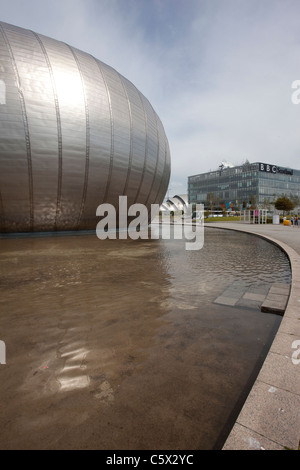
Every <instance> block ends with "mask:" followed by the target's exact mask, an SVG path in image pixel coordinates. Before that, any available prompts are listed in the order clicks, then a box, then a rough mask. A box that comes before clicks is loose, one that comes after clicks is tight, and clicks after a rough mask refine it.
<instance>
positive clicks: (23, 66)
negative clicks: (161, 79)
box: [0, 22, 170, 232]
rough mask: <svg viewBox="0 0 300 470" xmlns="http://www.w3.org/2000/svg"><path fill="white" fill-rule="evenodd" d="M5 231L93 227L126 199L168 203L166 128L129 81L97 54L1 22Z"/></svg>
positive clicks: (0, 160)
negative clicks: (105, 209)
mask: <svg viewBox="0 0 300 470" xmlns="http://www.w3.org/2000/svg"><path fill="white" fill-rule="evenodd" d="M0 81H1V83H4V84H5V95H6V96H5V102H3V100H1V102H0V230H1V231H6V232H20V231H52V230H82V229H94V228H96V224H97V217H96V209H97V207H98V205H99V204H101V203H104V202H106V203H110V204H113V205H114V206H115V207H116V208H117V205H118V202H119V196H121V195H126V196H128V204H129V205H131V204H133V203H135V202H138V203H143V204H147V206H148V207H150V205H151V204H152V203H157V204H161V202H162V200H163V197H164V195H165V193H166V190H167V186H168V182H169V178H170V152H169V146H168V141H167V138H166V135H165V131H164V128H163V125H162V123H161V121H160V119H159V117H158V116H157V114H156V113H155V111H154V110H153V108H152V106H151V104H150V103H149V101H148V100H147V99H146V98H145V97H144V96H143V95H142V94H141V93H140V92H139V91H138V90H137V89H136V87H135V86H134V85H133V84H132V83H131V82H130V81H128V80H127V79H126V78H125V77H123V76H122V75H120V74H119V73H118V72H117V71H116V70H114V69H113V68H112V67H110V66H109V65H107V64H104V63H103V62H101V61H99V60H98V59H96V58H94V57H93V56H91V55H90V54H87V53H85V52H83V51H80V50H78V49H75V48H73V47H71V46H69V45H67V44H65V43H62V42H60V41H56V40H54V39H51V38H48V37H46V36H43V35H40V34H37V33H35V32H33V31H29V30H25V29H22V28H19V27H17V26H13V25H9V24H6V23H1V22H0Z"/></svg>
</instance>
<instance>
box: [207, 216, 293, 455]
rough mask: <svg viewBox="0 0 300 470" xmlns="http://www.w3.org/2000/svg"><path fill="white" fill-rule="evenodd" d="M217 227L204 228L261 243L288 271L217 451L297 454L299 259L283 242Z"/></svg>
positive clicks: (247, 231)
mask: <svg viewBox="0 0 300 470" xmlns="http://www.w3.org/2000/svg"><path fill="white" fill-rule="evenodd" d="M220 225H221V224H218V225H217V224H214V225H213V224H211V225H209V226H208V225H205V227H209V228H219V229H224V230H235V231H240V232H244V233H248V234H250V235H255V236H259V237H261V238H264V239H266V240H268V241H269V242H271V243H274V244H275V245H277V246H278V247H279V248H280V249H282V250H283V251H284V252H285V253H286V254H287V256H288V258H289V261H290V265H291V270H292V283H291V290H290V296H289V299H288V303H287V306H286V309H285V313H284V315H283V318H282V321H281V324H280V326H279V329H278V331H277V334H276V336H275V338H274V340H273V343H272V345H271V347H270V349H269V351H268V354H267V356H266V358H265V360H264V362H263V365H262V367H261V369H260V371H259V373H258V375H257V378H256V380H255V382H254V384H253V386H252V388H251V390H250V392H249V394H248V396H247V398H246V400H245V402H244V405H243V407H242V409H241V411H240V413H239V415H238V417H237V419H236V421H235V424H234V425H233V427H232V429H231V432H230V433H229V435H228V437H227V439H226V441H225V443H224V445H223V448H222V450H286V449H291V450H297V449H299V445H300V363H299V360H298V359H297V360H295V359H293V358H294V357H296V352H297V351H296V348H297V350H298V351H300V255H299V254H298V253H297V252H296V251H295V250H294V249H293V248H292V247H290V246H289V245H287V244H286V243H283V242H282V241H280V240H277V239H275V238H272V237H270V236H268V235H264V234H262V233H258V232H254V231H249V230H247V228H246V227H245V226H243V227H241V228H236V227H235V228H233V227H232V228H231V227H228V226H226V227H221V226H220ZM299 236H300V233H299ZM293 354H294V356H293ZM297 358H300V352H298V353H297Z"/></svg>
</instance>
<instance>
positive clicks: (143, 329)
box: [0, 229, 291, 450]
mask: <svg viewBox="0 0 300 470" xmlns="http://www.w3.org/2000/svg"><path fill="white" fill-rule="evenodd" d="M290 275H291V273H290V268H289V263H288V260H287V257H286V255H285V254H284V253H283V252H282V251H281V250H280V249H279V248H278V247H276V246H274V245H272V244H270V243H268V242H266V241H265V240H263V239H260V238H256V237H253V236H251V235H247V234H240V233H235V232H226V231H222V230H218V229H214V230H207V231H205V240H204V248H203V249H202V250H199V251H186V250H185V243H184V241H183V240H174V241H168V240H165V241H164V240H137V241H134V240H131V239H128V240H99V239H98V238H97V237H96V236H95V235H76V236H67V237H66V236H56V237H54V236H52V237H45V236H44V237H31V238H11V239H1V240H0V280H1V283H0V292H1V297H0V305H1V307H0V332H1V333H0V339H1V340H3V341H5V344H6V356H7V357H6V362H7V363H6V365H1V366H0V376H1V386H0V426H1V435H0V448H1V449H72V448H74V449H81V448H83V449H84V448H87V449H181V450H184V449H213V448H220V447H221V446H222V443H223V441H224V439H225V438H226V435H227V433H228V432H229V431H230V428H231V426H232V425H233V422H234V419H235V417H236V414H237V413H238V411H239V409H240V407H241V406H242V404H243V400H244V399H245V396H246V393H247V391H248V390H249V388H250V387H251V385H252V383H253V380H254V379H255V376H256V373H257V372H258V369H259V366H260V365H261V363H262V361H263V359H264V357H265V355H266V353H267V351H268V348H269V346H270V343H271V341H272V340H273V338H274V336H275V334H276V331H277V329H278V327H279V324H280V321H281V317H280V316H279V315H275V314H272V313H263V312H261V310H260V306H261V302H262V301H263V298H265V294H266V293H267V292H268V289H271V288H272V286H273V285H274V284H289V283H290ZM226 292H227V294H228V292H230V293H231V297H230V298H231V299H233V298H237V299H238V301H237V302H235V303H234V304H231V305H230V303H229V304H228V302H227V304H226V302H225V303H224V302H220V298H221V297H222V296H223V299H224V297H226V298H228V295H227V296H226V295H225V296H224V293H226ZM245 294H248V296H247V295H246V297H245ZM249 294H252V296H251V295H249Z"/></svg>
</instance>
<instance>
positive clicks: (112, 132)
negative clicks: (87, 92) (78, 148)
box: [91, 56, 114, 202]
mask: <svg viewBox="0 0 300 470" xmlns="http://www.w3.org/2000/svg"><path fill="white" fill-rule="evenodd" d="M91 57H93V56H91ZM93 59H94V60H95V62H96V64H97V66H98V69H99V71H100V74H101V76H102V79H103V83H104V85H105V89H106V94H107V99H108V107H109V114H110V136H111V143H110V156H109V160H110V162H109V172H108V177H107V182H106V188H105V193H104V197H103V200H104V202H106V199H107V195H108V191H109V186H110V182H111V176H112V167H113V162H114V120H113V112H112V106H111V98H110V92H109V88H108V85H107V82H106V80H105V77H104V74H103V71H102V69H101V62H100V61H99V60H97V59H96V58H95V57H93Z"/></svg>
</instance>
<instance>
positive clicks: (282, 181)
mask: <svg viewBox="0 0 300 470" xmlns="http://www.w3.org/2000/svg"><path fill="white" fill-rule="evenodd" d="M282 194H285V195H286V196H288V197H290V196H292V197H295V198H299V199H300V170H294V169H291V168H285V167H280V166H277V165H272V164H269V163H261V162H256V163H245V164H243V165H240V166H235V167H231V166H228V167H225V166H224V165H220V167H219V169H218V170H216V171H210V172H208V173H202V174H199V175H194V176H189V178H188V197H189V202H190V203H198V204H200V203H201V204H204V206H205V208H206V209H211V208H212V207H213V208H214V209H222V208H224V206H225V208H226V209H229V210H230V209H233V210H240V209H243V208H247V207H253V208H264V207H265V208H268V206H269V205H270V204H272V202H274V201H275V200H276V199H277V197H279V196H281V195H282Z"/></svg>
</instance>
